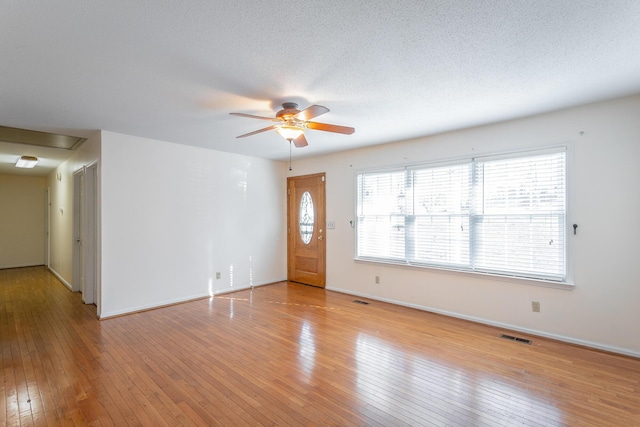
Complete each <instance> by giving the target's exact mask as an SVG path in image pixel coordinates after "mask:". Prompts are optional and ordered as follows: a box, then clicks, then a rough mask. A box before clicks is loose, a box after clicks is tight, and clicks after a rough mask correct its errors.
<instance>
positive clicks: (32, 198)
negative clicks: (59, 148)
mask: <svg viewBox="0 0 640 427" xmlns="http://www.w3.org/2000/svg"><path fill="white" fill-rule="evenodd" d="M46 202H47V197H46V185H45V178H44V177H41V176H24V175H0V206H1V207H0V268H11V267H25V266H30V265H43V264H44V263H45V259H46V255H45V253H46V252H45V247H46V244H45V243H46V219H47V216H46V204H47V203H46Z"/></svg>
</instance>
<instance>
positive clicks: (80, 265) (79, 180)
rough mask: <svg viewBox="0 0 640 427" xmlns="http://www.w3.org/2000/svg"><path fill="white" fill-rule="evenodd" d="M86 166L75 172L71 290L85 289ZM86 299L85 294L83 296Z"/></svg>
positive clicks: (81, 290) (79, 290)
mask: <svg viewBox="0 0 640 427" xmlns="http://www.w3.org/2000/svg"><path fill="white" fill-rule="evenodd" d="M84 175H85V170H84V167H83V168H81V169H78V170H77V171H76V172H74V174H73V277H72V280H71V290H72V291H73V292H83V290H84V251H83V248H82V243H83V240H84V222H85V221H84V218H83V217H84V187H85V185H84ZM82 300H83V301H84V296H83V298H82Z"/></svg>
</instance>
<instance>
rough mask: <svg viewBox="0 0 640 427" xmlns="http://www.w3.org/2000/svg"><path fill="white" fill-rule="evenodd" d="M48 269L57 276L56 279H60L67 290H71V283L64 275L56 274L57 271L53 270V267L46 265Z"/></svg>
mask: <svg viewBox="0 0 640 427" xmlns="http://www.w3.org/2000/svg"><path fill="white" fill-rule="evenodd" d="M47 268H48V269H49V271H50V272H51V273H53V275H54V276H56V277H57V278H58V280H60V281H61V282H62V284H63V285H65V286H66V287H67V288H69V290H70V291H71V292H73V288H72V287H71V284H70V283H69V282H67V281H66V280H65V279H64V277H62V276H61V275H60V274H58V272H57V271H55V270H54V269H53V268H51V267H47Z"/></svg>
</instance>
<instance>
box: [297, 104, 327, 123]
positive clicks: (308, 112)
mask: <svg viewBox="0 0 640 427" xmlns="http://www.w3.org/2000/svg"><path fill="white" fill-rule="evenodd" d="M328 112H329V109H328V108H327V107H323V106H322V105H312V106H311V107H309V108H305V109H304V110H302V111H300V112H299V113H298V114H296V115H295V116H293V117H295V118H296V119H298V120H304V121H305V122H306V121H307V120H311V119H313V118H314V117H318V116H319V115H321V114H324V113H328Z"/></svg>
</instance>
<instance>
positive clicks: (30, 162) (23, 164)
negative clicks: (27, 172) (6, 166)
mask: <svg viewBox="0 0 640 427" xmlns="http://www.w3.org/2000/svg"><path fill="white" fill-rule="evenodd" d="M37 164H38V158H37V157H33V156H22V157H20V158H19V159H18V161H17V162H16V167H17V168H27V169H31V168H33V167H35V165H37Z"/></svg>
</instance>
